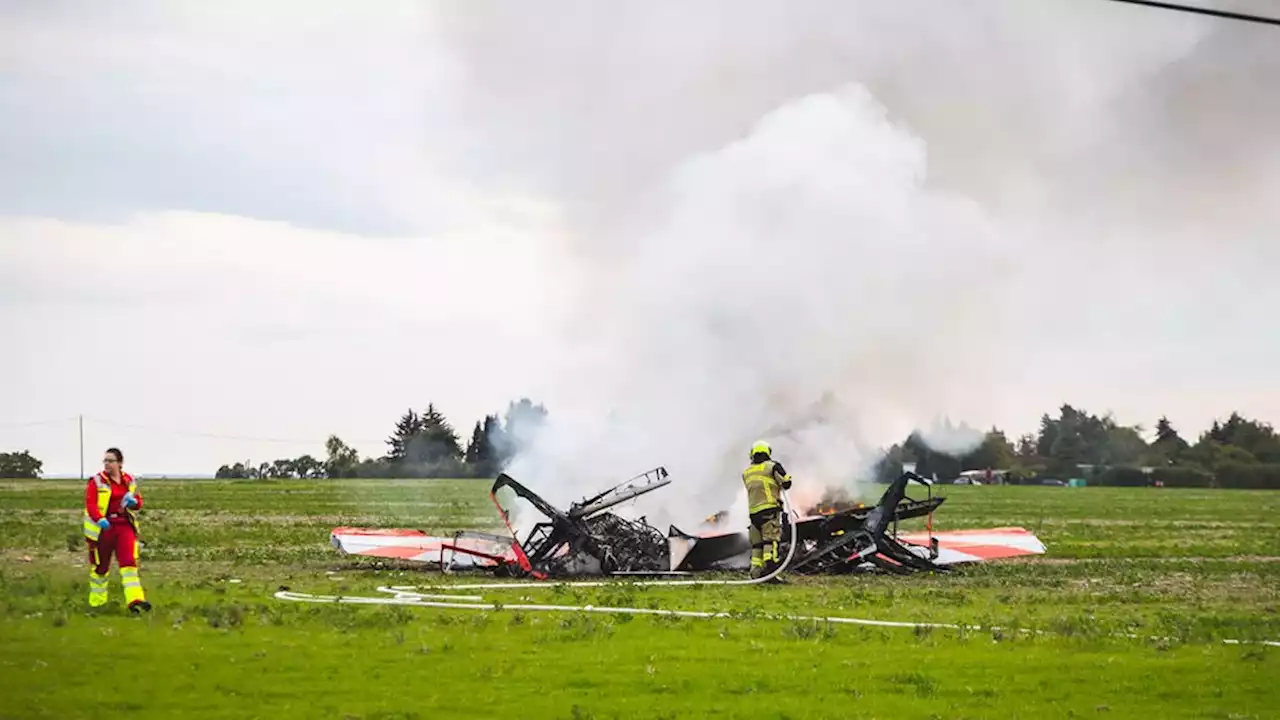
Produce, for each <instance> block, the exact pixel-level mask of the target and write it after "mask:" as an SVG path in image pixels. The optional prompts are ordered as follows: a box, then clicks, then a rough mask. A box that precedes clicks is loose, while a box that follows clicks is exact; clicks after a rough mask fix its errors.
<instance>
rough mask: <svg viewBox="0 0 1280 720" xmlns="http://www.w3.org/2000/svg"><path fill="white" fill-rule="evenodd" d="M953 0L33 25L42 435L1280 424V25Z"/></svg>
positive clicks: (272, 445)
mask: <svg viewBox="0 0 1280 720" xmlns="http://www.w3.org/2000/svg"><path fill="white" fill-rule="evenodd" d="M1269 4H1270V3H1268V2H1265V1H1261V0H1260V1H1259V2H1257V3H1254V5H1252V6H1250V5H1249V4H1248V3H1244V2H1238V3H1235V4H1234V5H1232V6H1233V7H1236V8H1250V7H1252V8H1253V9H1256V10H1259V11H1261V10H1263V9H1265V8H1266V7H1267V6H1268V5H1269ZM938 8H939V6H938V5H937V4H936V3H928V2H925V0H917V1H916V2H894V3H890V2H883V1H879V2H873V1H871V0H866V1H862V0H860V1H858V2H834V1H832V2H828V1H826V0H811V1H810V2H808V3H805V4H801V5H799V6H797V5H795V4H790V5H787V6H786V7H785V9H784V8H783V7H782V6H779V5H776V4H775V3H768V2H763V1H761V2H727V1H726V2H711V3H704V4H699V5H698V6H697V7H694V8H687V7H686V8H681V9H680V10H678V11H677V10H674V9H672V10H664V9H662V8H661V6H658V5H654V4H652V3H633V4H628V5H622V4H612V3H609V4H604V3H589V2H580V3H570V4H569V5H568V6H565V5H564V4H561V5H558V6H557V7H556V10H555V12H554V14H553V15H552V14H548V12H547V10H546V9H545V8H543V7H539V6H536V5H531V4H527V3H502V4H499V3H491V2H483V1H480V2H467V3H455V4H450V5H448V6H445V5H443V4H440V5H433V4H430V3H423V2H416V1H415V2H395V1H392V0H384V1H383V2H379V3H365V4H356V3H345V2H343V3H340V2H328V1H326V0H308V1H305V2H283V1H281V2H274V3H265V4H264V3H251V2H247V1H245V2H221V3H199V4H197V3H175V2H168V1H165V2H159V1H157V2H113V3H110V4H109V8H108V6H107V5H104V4H85V3H70V2H66V3H64V2H53V1H36V0H30V1H26V2H8V3H4V4H3V5H2V6H0V70H2V72H0V158H2V159H3V162H2V163H0V166H2V168H3V169H0V253H2V254H0V328H2V329H3V333H4V334H3V337H4V338H5V341H6V348H7V350H6V351H5V352H3V353H0V389H2V392H0V396H2V397H3V401H2V402H0V449H3V450H20V449H30V450H31V451H32V452H33V453H35V454H36V455H37V456H38V457H40V458H41V459H42V460H44V462H45V469H46V472H47V473H50V474H60V473H75V472H76V471H77V470H78V452H77V444H76V424H75V421H74V420H73V419H72V418H75V417H76V416H77V415H79V414H81V413H83V414H84V415H85V416H86V417H87V420H86V437H85V440H86V446H87V447H86V457H87V464H88V467H89V468H90V469H92V468H96V467H97V465H98V459H99V453H100V452H101V451H102V449H103V448H105V447H107V446H108V445H119V446H121V447H122V448H124V450H125V453H126V456H127V461H128V462H127V463H126V465H127V466H128V467H129V468H131V469H133V470H135V471H137V472H143V473H146V472H182V471H193V472H212V471H213V470H214V469H215V468H216V467H217V466H218V465H219V464H222V463H224V462H234V461H236V460H252V461H254V462H259V461H264V460H271V459H275V458H277V457H285V456H296V455H299V454H302V453H304V452H310V453H312V454H315V455H317V456H320V455H322V454H323V441H324V439H325V437H326V436H327V435H328V434H330V433H336V434H338V435H339V436H341V437H343V438H344V439H346V440H348V441H349V442H350V443H351V444H352V445H354V446H355V447H356V448H357V449H358V450H359V451H360V452H361V454H362V455H369V454H381V453H382V452H384V450H385V445H383V444H382V441H383V439H384V438H385V437H386V436H387V435H388V434H389V432H390V430H391V428H392V425H393V423H394V422H395V420H396V417H397V416H398V414H399V413H401V412H403V411H404V410H405V409H406V408H407V407H409V406H413V407H415V408H418V409H421V408H423V407H425V406H426V404H427V403H428V402H434V403H436V405H437V406H438V407H439V408H440V409H441V410H442V411H443V412H445V413H446V414H447V415H448V416H449V417H450V418H451V419H452V420H453V421H454V422H455V424H456V425H457V426H458V429H459V431H460V433H461V434H463V435H464V436H465V435H466V434H467V433H468V432H469V430H470V427H471V424H472V423H473V422H475V421H476V420H477V419H479V418H481V417H482V416H483V415H484V414H485V413H486V412H498V411H501V410H502V409H504V408H505V406H506V403H507V401H508V400H510V399H514V398H518V397H520V396H521V395H529V396H531V397H533V398H534V399H536V400H540V401H545V402H546V404H547V406H548V409H549V410H550V412H551V415H552V416H553V417H556V416H560V417H562V418H565V419H564V420H563V421H562V425H561V430H562V434H563V435H565V436H568V435H570V434H572V435H573V436H575V437H578V436H584V435H590V436H591V437H592V441H591V443H590V447H589V450H590V452H589V453H588V454H589V455H590V457H591V459H592V462H593V463H597V465H596V467H599V465H598V463H599V462H606V463H616V465H617V466H618V470H617V472H616V474H617V475H620V476H626V475H629V474H632V473H634V472H639V471H641V470H645V469H647V468H648V467H650V466H652V465H656V464H659V463H666V464H668V465H669V466H671V465H675V466H677V467H684V468H685V469H687V470H689V471H691V472H694V471H696V472H697V473H704V474H705V473H721V472H722V471H724V470H723V468H722V467H721V466H722V465H724V466H725V467H728V466H731V465H734V464H739V461H740V460H741V459H742V458H741V457H740V455H741V452H740V451H743V450H742V447H740V445H741V444H742V443H744V442H750V440H752V439H754V437H756V436H758V435H767V434H768V433H769V432H771V431H778V429H779V428H778V425H779V424H781V426H785V429H790V430H796V431H803V430H804V427H810V426H811V425H812V424H813V423H812V422H811V420H812V418H811V417H810V415H808V414H807V413H811V412H812V408H813V406H814V405H815V403H820V402H825V403H826V405H825V407H828V409H830V407H833V406H838V407H839V408H840V410H839V411H838V412H836V415H839V417H840V419H838V420H832V419H831V418H830V417H825V416H824V419H823V420H822V421H821V422H820V423H819V424H820V425H823V426H824V427H827V428H828V430H832V432H830V433H827V434H821V435H819V436H814V438H811V439H810V440H808V441H805V442H799V444H798V445H796V446H795V447H794V448H792V450H793V452H795V453H797V454H801V453H804V454H807V455H808V456H814V455H815V454H816V453H817V451H815V450H813V449H812V448H810V447H809V446H808V445H806V442H809V443H811V444H812V443H817V442H822V443H828V444H830V443H835V444H844V445H848V446H853V445H858V446H859V447H861V446H863V445H866V444H870V445H875V444H880V443H887V442H891V441H893V440H896V439H899V438H900V437H901V436H902V435H903V434H904V433H905V432H907V431H909V430H910V429H911V428H912V427H916V426H921V425H925V424H927V423H929V422H930V421H931V420H932V419H934V418H936V417H938V416H942V415H946V416H949V417H951V418H952V419H954V420H957V421H958V420H964V421H967V422H969V423H970V424H973V425H976V426H979V427H987V426H990V425H992V424H996V425H999V426H1001V427H1004V428H1007V429H1008V430H1009V431H1010V433H1011V434H1017V433H1021V432H1028V431H1033V430H1034V428H1035V426H1036V424H1037V421H1038V417H1039V415H1040V413H1041V412H1044V411H1046V410H1052V409H1053V408H1055V407H1056V406H1058V405H1060V404H1061V403H1063V402H1068V403H1072V404H1075V405H1077V406H1083V407H1085V408H1087V409H1088V410H1090V411H1093V412H1099V413H1100V412H1105V411H1113V412H1115V414H1116V416H1117V418H1118V419H1119V420H1120V421H1122V422H1141V423H1144V424H1146V425H1148V426H1149V425H1151V424H1153V423H1154V421H1155V419H1156V418H1158V417H1159V416H1160V415H1162V414H1167V415H1168V416H1169V417H1170V418H1171V419H1172V420H1173V422H1174V423H1175V425H1176V426H1177V427H1179V428H1180V429H1182V430H1183V431H1184V433H1186V434H1187V435H1188V436H1190V437H1191V438H1192V439H1194V436H1195V434H1197V433H1198V432H1200V431H1201V430H1203V429H1204V427H1205V426H1206V425H1207V424H1208V423H1209V422H1210V421H1211V420H1212V419H1213V418H1215V417H1225V416H1226V415H1227V414H1228V413H1230V412H1231V411H1232V410H1239V411H1241V412H1244V413H1246V414H1249V415H1252V416H1259V417H1262V418H1264V419H1268V420H1271V421H1280V382H1278V380H1277V378H1280V373H1278V371H1277V369H1276V368H1277V367H1280V332H1277V331H1276V330H1275V325H1276V320H1277V317H1278V316H1277V310H1276V308H1280V290H1278V289H1277V288H1278V287H1280V284H1277V283H1276V282H1275V277H1276V272H1277V268H1280V250H1278V249H1277V247H1278V245H1277V240H1276V239H1277V237H1280V209H1277V208H1278V207H1280V205H1277V203H1276V198H1280V134H1277V133H1276V131H1275V129H1276V128H1277V127H1280V96H1278V95H1277V93H1275V92H1274V87H1275V78H1276V77H1280V31H1278V30H1277V29H1275V28H1267V27H1262V26H1253V25H1247V24H1244V23H1234V22H1229V21H1223V20H1212V19H1208V18H1197V17H1190V16H1184V15H1178V14H1175V13H1171V12H1165V11H1158V10H1151V9H1142V8H1134V7H1130V6H1126V5H1122V4H1119V3H1109V2H1102V1H1098V2H1080V1H1079V0H1074V1H1068V0H1059V1H1057V2H1049V1H1044V2H1038V3H1025V2H1022V1H1021V0H1000V1H997V0H971V1H970V2H966V3H949V4H947V5H946V9H945V10H943V11H939V9H938ZM823 398H826V400H825V401H823V400H822V399H823ZM633 408H634V412H632V409H633ZM44 421H49V422H44ZM606 421H608V422H610V423H618V424H619V425H618V426H617V427H621V426H623V425H625V426H626V429H625V430H618V431H617V432H616V433H615V434H612V435H611V434H610V432H611V431H605V430H596V429H595V428H596V426H597V425H599V426H600V427H605V426H606ZM37 423H43V424H37ZM806 423H809V425H806ZM801 426H804V427H801ZM610 427H615V426H610ZM810 429H811V428H810ZM592 433H598V434H592ZM782 434H784V435H785V431H783V432H782ZM219 436H221V437H219ZM585 444H586V441H582V440H579V441H576V442H575V441H573V440H570V439H567V437H556V436H553V437H551V438H549V439H548V441H547V443H546V445H544V449H543V451H542V455H541V456H540V458H541V459H540V462H542V465H541V466H540V467H541V468H543V469H541V470H540V469H539V468H537V467H530V468H529V469H528V470H527V472H530V473H535V474H536V473H538V472H548V473H549V472H551V471H550V470H548V469H546V468H551V467H562V466H563V465H564V463H565V462H568V464H569V465H574V463H573V462H572V461H565V460H564V459H563V458H564V457H568V456H573V457H577V456H583V457H585V455H583V453H586V450H584V445H585ZM859 452H862V451H859ZM553 453H558V454H559V455H558V456H557V457H556V458H551V457H550V455H551V454H553ZM704 456H705V457H704ZM724 457H730V458H731V461H724V462H722V461H721V458H724ZM646 458H651V459H646ZM846 461H848V462H853V461H854V459H853V458H851V457H847V456H846V455H843V454H836V455H833V456H831V457H828V458H826V459H824V460H823V461H822V462H817V461H815V463H814V465H813V466H812V470H813V471H814V472H818V471H820V470H823V469H824V468H826V466H827V465H830V464H835V465H837V466H839V465H840V464H842V463H845V462H846ZM717 463H720V464H717ZM726 463H727V464H726ZM641 464H643V466H641ZM596 472H598V470H597V471H596ZM619 479H620V478H619ZM734 482H737V481H736V477H734V476H733V475H732V474H730V475H729V482H728V484H727V485H722V487H726V488H729V487H731V486H732V484H733V483H734Z"/></svg>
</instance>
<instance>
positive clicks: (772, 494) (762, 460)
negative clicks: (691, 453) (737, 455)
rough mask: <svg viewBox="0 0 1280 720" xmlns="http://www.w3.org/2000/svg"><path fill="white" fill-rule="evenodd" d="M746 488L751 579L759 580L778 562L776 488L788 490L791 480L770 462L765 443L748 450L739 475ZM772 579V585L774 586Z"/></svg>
mask: <svg viewBox="0 0 1280 720" xmlns="http://www.w3.org/2000/svg"><path fill="white" fill-rule="evenodd" d="M742 482H743V484H745V485H746V486H747V512H748V513H749V514H750V516H751V530H750V532H749V537H750V540H751V577H752V578H760V577H764V576H765V575H768V574H769V573H771V572H773V571H774V570H775V569H776V568H777V567H778V563H779V561H780V560H781V558H780V557H779V556H778V542H779V541H780V540H782V504H781V500H780V493H779V488H781V489H783V490H787V489H790V488H791V476H790V475H788V474H787V471H786V470H785V469H784V468H783V467H782V463H779V462H777V461H776V460H774V459H773V449H772V448H770V447H769V443H767V442H764V441H763V440H760V441H758V442H756V443H755V444H754V445H752V446H751V464H750V465H748V466H747V469H746V470H744V471H743V473H742ZM777 581H778V580H777V578H774V582H777Z"/></svg>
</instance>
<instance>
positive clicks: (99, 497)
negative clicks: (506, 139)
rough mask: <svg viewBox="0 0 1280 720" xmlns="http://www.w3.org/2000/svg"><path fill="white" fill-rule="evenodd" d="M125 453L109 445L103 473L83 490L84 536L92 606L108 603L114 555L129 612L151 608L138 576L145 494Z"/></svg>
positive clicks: (104, 455)
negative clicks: (140, 513)
mask: <svg viewBox="0 0 1280 720" xmlns="http://www.w3.org/2000/svg"><path fill="white" fill-rule="evenodd" d="M123 464H124V454H123V453H121V452H120V449H119V448H110V449H108V450H107V451H106V453H104V454H103V457H102V472H100V473H98V474H97V475H94V476H93V477H91V478H89V482H88V484H87V485H85V489H84V518H83V519H84V537H85V540H86V541H87V542H88V545H89V565H90V567H89V606H90V607H101V606H103V605H106V604H107V573H108V572H109V571H110V570H111V556H112V555H113V554H114V555H115V558H116V564H117V565H119V566H120V583H121V584H122V585H123V586H124V601H125V603H126V604H127V605H128V606H129V611H130V612H132V613H138V612H140V611H143V610H148V611H149V610H151V603H149V602H147V596H146V595H145V594H144V593H143V592H142V582H141V580H139V578H138V518H137V515H136V514H135V513H136V512H137V511H138V510H141V509H142V494H141V493H140V492H138V483H137V481H136V480H135V479H134V478H133V476H132V475H129V474H128V473H126V472H124V470H123V469H122V465H123Z"/></svg>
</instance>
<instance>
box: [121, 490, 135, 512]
mask: <svg viewBox="0 0 1280 720" xmlns="http://www.w3.org/2000/svg"><path fill="white" fill-rule="evenodd" d="M120 504H122V505H124V506H125V507H126V508H129V509H130V510H132V509H133V508H136V507H138V501H137V500H136V499H134V497H133V493H125V494H124V497H123V498H122V499H121V500H120Z"/></svg>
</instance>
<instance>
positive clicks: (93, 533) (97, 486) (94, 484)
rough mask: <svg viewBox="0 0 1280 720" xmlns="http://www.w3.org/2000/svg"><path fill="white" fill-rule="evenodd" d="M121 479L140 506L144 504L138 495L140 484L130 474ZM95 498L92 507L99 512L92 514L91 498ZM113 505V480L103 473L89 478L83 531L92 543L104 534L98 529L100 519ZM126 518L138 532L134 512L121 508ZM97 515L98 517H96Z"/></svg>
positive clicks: (83, 513) (121, 475) (83, 515)
mask: <svg viewBox="0 0 1280 720" xmlns="http://www.w3.org/2000/svg"><path fill="white" fill-rule="evenodd" d="M120 479H121V481H123V484H124V485H127V486H128V488H129V490H128V491H129V492H131V493H133V496H134V498H136V499H137V500H138V503H139V506H141V503H142V496H141V495H139V494H138V483H137V481H136V480H134V479H133V476H132V475H130V474H128V473H121V474H120ZM91 496H92V497H93V503H92V507H93V509H94V510H97V512H96V513H91V512H90V511H89V508H90V507H91V504H90V497H91ZM110 505H111V480H110V479H108V478H107V476H106V475H104V474H103V473H98V474H97V475H94V476H93V477H91V478H89V483H88V485H87V486H86V487H85V507H84V509H83V512H82V517H81V520H82V530H83V532H84V536H85V537H86V538H88V539H89V540H91V541H97V539H98V536H99V535H100V534H101V533H102V528H100V527H98V518H103V517H106V516H107V509H108V508H109V506H110ZM121 510H122V511H123V513H124V516H125V517H126V518H127V519H128V520H129V524H130V525H132V526H133V527H134V529H135V530H136V529H137V527H138V518H137V516H136V515H134V512H133V510H129V509H127V508H121ZM95 515H96V517H95Z"/></svg>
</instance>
